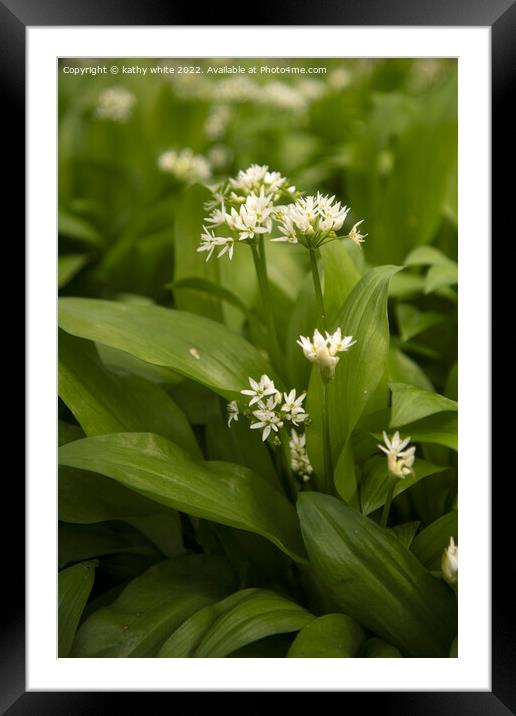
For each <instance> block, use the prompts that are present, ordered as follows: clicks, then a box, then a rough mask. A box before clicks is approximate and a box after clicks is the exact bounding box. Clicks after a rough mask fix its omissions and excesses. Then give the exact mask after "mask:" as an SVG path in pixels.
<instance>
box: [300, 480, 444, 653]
mask: <svg viewBox="0 0 516 716" xmlns="http://www.w3.org/2000/svg"><path fill="white" fill-rule="evenodd" d="M298 512H299V517H300V521H301V530H302V533H303V539H304V541H305V545H306V548H307V552H308V555H309V559H310V563H311V565H312V567H313V569H314V570H315V572H316V574H318V576H319V578H320V579H321V581H322V583H323V584H324V585H325V587H326V589H327V590H328V591H329V593H330V595H331V596H332V597H333V598H334V599H336V600H337V602H338V604H339V606H340V608H341V609H342V611H343V612H344V613H346V614H348V615H349V616H350V617H352V618H354V619H356V620H357V621H358V622H359V623H360V624H362V625H363V626H365V627H366V628H367V629H370V630H371V631H373V632H374V633H375V634H377V635H378V636H379V637H381V638H382V639H385V640H386V641H388V642H389V643H392V644H393V645H395V646H397V647H398V648H399V649H400V650H401V651H402V652H404V653H406V654H407V655H409V656H419V657H432V656H445V655H447V653H448V649H449V646H450V643H451V641H452V639H453V637H454V635H455V634H456V623H457V614H456V603H455V601H454V598H453V595H452V594H451V592H450V591H449V590H448V589H447V588H446V587H445V586H444V585H443V584H442V583H441V582H439V581H438V580H436V579H434V578H433V577H432V576H431V575H430V573H429V572H427V571H426V569H425V568H424V567H422V565H421V564H420V562H419V561H418V560H417V559H416V558H415V557H414V555H413V554H412V553H411V552H410V551H409V550H407V549H406V548H405V547H403V545H402V544H401V543H400V541H399V540H398V539H397V538H396V537H395V536H394V535H392V534H391V533H390V532H389V531H388V530H386V529H383V528H382V527H380V526H379V525H377V524H376V523H375V522H373V521H372V520H370V519H369V518H368V517H364V516H363V515H361V514H360V513H359V512H357V511H356V510H354V509H353V508H352V507H349V506H348V505H346V504H344V503H342V502H339V501H338V500H337V499H336V498H334V497H330V496H329V495H322V494H319V493H315V492H312V493H302V494H301V495H300V496H299V499H298Z"/></svg>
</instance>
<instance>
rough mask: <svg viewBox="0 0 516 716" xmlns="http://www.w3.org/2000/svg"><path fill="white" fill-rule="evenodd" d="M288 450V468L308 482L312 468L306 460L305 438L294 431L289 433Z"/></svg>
mask: <svg viewBox="0 0 516 716" xmlns="http://www.w3.org/2000/svg"><path fill="white" fill-rule="evenodd" d="M288 446H289V449H290V467H291V468H292V471H293V472H295V473H297V474H298V475H299V476H300V477H301V478H302V480H303V481H304V482H308V480H309V479H310V476H311V474H312V473H313V467H312V465H311V464H310V460H309V459H308V453H307V452H306V436H305V434H304V433H303V434H301V435H300V434H299V433H297V432H296V431H295V430H294V429H292V430H291V431H290V440H289V443H288Z"/></svg>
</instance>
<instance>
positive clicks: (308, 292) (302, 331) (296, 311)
mask: <svg viewBox="0 0 516 716" xmlns="http://www.w3.org/2000/svg"><path fill="white" fill-rule="evenodd" d="M318 316H319V309H318V307H317V302H316V299H315V293H314V286H313V281H312V275H311V273H310V272H309V273H307V274H306V276H305V278H304V279H303V283H302V285H301V289H300V291H299V293H298V295H297V297H296V301H295V303H294V306H293V307H292V312H291V315H290V321H289V324H288V328H287V335H286V337H287V345H286V350H285V355H286V360H287V366H288V370H289V377H290V382H291V385H293V386H295V387H297V388H299V389H301V388H305V387H306V385H307V384H308V380H309V377H310V368H311V364H310V363H309V361H307V360H306V358H305V356H304V354H303V351H302V350H301V349H300V348H299V346H298V344H297V342H296V341H297V340H298V338H299V336H308V335H310V334H311V333H313V330H314V327H315V326H316V325H317V319H318Z"/></svg>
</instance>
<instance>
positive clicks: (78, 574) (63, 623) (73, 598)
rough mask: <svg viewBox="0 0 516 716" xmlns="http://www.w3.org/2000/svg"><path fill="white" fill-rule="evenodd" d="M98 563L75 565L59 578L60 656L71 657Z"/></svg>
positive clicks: (61, 573) (65, 570) (64, 570)
mask: <svg viewBox="0 0 516 716" xmlns="http://www.w3.org/2000/svg"><path fill="white" fill-rule="evenodd" d="M96 565H97V562H96V561H91V562H82V563H81V564H74V565H73V567H69V568H68V569H63V570H62V571H61V572H59V578H58V592H59V605H58V639H59V641H58V656H59V657H60V658H62V657H67V656H69V655H70V650H71V648H72V644H73V640H74V637H75V632H76V630H77V626H78V625H79V620H80V618H81V614H82V612H83V609H84V607H85V605H86V602H87V601H88V597H89V596H90V592H91V588H92V587H93V580H94V579H95V566H96Z"/></svg>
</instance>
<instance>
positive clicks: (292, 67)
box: [0, 2, 516, 714]
mask: <svg viewBox="0 0 516 716" xmlns="http://www.w3.org/2000/svg"><path fill="white" fill-rule="evenodd" d="M34 5H35V4H34ZM45 5H46V4H45V3H43V4H41V3H40V4H38V5H37V7H36V6H34V7H32V3H27V4H26V6H24V7H22V3H20V7H15V4H14V3H12V6H9V3H4V6H5V7H2V10H1V11H2V13H3V16H2V17H3V19H5V22H3V23H2V27H3V34H5V36H6V41H5V44H4V47H5V51H4V53H3V57H4V61H5V63H6V65H7V66H8V67H7V69H8V70H9V71H7V72H6V83H7V91H8V92H10V95H9V96H12V98H13V101H12V103H11V104H12V106H13V108H15V109H16V108H17V107H21V104H22V97H23V82H24V79H23V71H24V69H25V82H26V84H25V89H26V127H27V134H26V137H27V175H26V186H27V211H26V217H27V220H26V224H27V244H26V245H27V279H28V280H27V286H28V291H27V306H28V314H27V315H28V331H27V337H28V343H27V345H28V351H27V394H28V407H29V410H28V420H27V453H26V454H27V481H26V485H27V490H26V544H27V561H26V577H27V581H26V611H25V620H24V619H23V618H22V614H21V611H20V604H21V602H22V595H21V594H20V592H19V591H18V592H16V585H15V586H14V588H13V592H12V594H13V597H12V599H13V605H15V606H16V609H12V610H11V611H12V614H13V617H12V618H11V619H10V620H8V621H7V622H6V624H5V628H4V629H3V631H2V642H1V643H2V654H3V656H4V655H6V656H5V659H4V661H5V663H6V671H5V674H6V678H5V679H4V681H5V689H2V693H3V696H2V698H3V700H4V703H0V705H2V707H3V708H4V710H7V712H8V713H12V714H17V713H20V714H21V713H24V712H25V710H27V709H28V710H32V711H33V710H34V709H38V708H39V709H40V710H45V709H48V710H50V711H52V712H53V713H67V712H68V711H69V710H70V709H71V708H78V707H79V705H80V704H81V703H82V704H83V708H84V709H85V710H84V712H85V713H86V712H88V713H89V712H92V713H94V712H98V711H99V709H102V708H103V707H102V706H101V704H102V702H103V700H105V703H106V708H107V707H108V706H107V702H108V700H111V699H113V698H118V695H116V694H104V696H100V695H99V694H95V693H92V692H95V691H97V692H107V691H113V692H125V691H135V692H139V691H148V692H155V691H171V692H178V691H179V692H183V691H184V692H203V691H208V692H239V691H241V692H254V691H261V692H273V691H287V692H296V691H300V692H306V691H314V692H317V691H322V692H326V691H345V692H346V698H363V695H364V694H366V695H367V696H368V698H375V699H379V698H380V696H381V697H382V699H385V700H384V701H382V704H384V705H385V704H386V705H387V708H388V709H389V708H391V710H394V709H395V710H396V711H398V712H399V711H401V712H402V713H403V712H405V713H414V712H416V711H417V713H420V712H421V713H427V712H428V713H430V711H431V712H432V713H435V712H436V711H437V713H448V712H449V711H450V710H451V709H453V710H454V711H456V710H458V711H460V709H461V708H463V709H464V710H465V711H466V712H475V710H476V709H481V708H482V709H488V710H489V712H490V713H500V714H502V713H506V712H507V709H511V708H514V692H513V684H512V679H511V674H512V672H513V669H514V663H513V656H514V653H513V651H512V652H511V649H510V648H509V646H508V643H509V641H510V639H509V636H510V632H511V624H510V615H509V611H510V610H509V609H508V608H507V604H506V602H504V599H503V597H502V592H499V590H497V588H496V587H497V583H498V582H497V560H496V559H493V560H491V551H492V549H491V520H492V517H491V515H492V511H491V499H492V495H493V496H494V497H496V494H497V490H496V489H495V490H493V491H492V488H491V445H490V400H491V398H490V340H491V339H490V335H491V334H490V330H491V329H490V303H491V296H490V280H489V279H490V276H489V272H490V261H491V248H490V245H491V244H490V242H491V229H490V226H491V212H492V213H493V216H497V218H498V217H499V216H501V215H503V208H504V206H505V205H504V204H503V203H502V198H504V197H505V194H506V193H507V188H506V187H502V188H501V191H500V193H498V192H493V195H492V196H493V207H492V208H491V189H490V187H491V176H490V174H491V135H490V132H492V134H493V137H494V139H495V141H494V142H493V147H494V151H495V154H494V157H495V164H494V166H496V156H497V154H496V152H498V153H499V156H503V155H502V154H501V152H502V151H503V152H504V155H505V154H506V151H507V147H510V143H511V142H513V141H514V140H513V139H512V135H511V132H510V128H508V127H507V123H508V117H507V114H506V113H505V112H504V111H502V110H499V109H498V108H497V105H496V104H494V105H493V109H494V113H493V116H492V118H491V101H490V100H491V97H492V98H493V100H494V101H495V102H497V103H499V106H500V107H502V106H503V103H504V102H505V101H506V99H507V94H508V90H507V88H508V86H509V82H510V79H511V77H512V75H513V73H514V49H513V47H512V44H511V42H510V38H511V32H514V24H515V23H516V15H515V12H514V7H513V6H511V3H509V2H506V3H505V5H504V4H503V3H500V7H498V8H496V12H495V10H494V5H492V6H491V8H490V13H491V14H489V12H487V10H485V8H482V7H481V6H479V5H478V6H477V4H476V3H471V6H470V7H469V8H468V10H467V11H466V10H464V9H463V13H462V14H461V16H460V17H459V16H458V14H457V15H455V16H454V15H453V14H452V15H451V16H449V17H445V16H444V11H443V14H442V15H441V17H439V12H440V11H439V9H438V8H436V7H435V6H434V7H433V8H431V7H430V5H421V7H419V8H418V11H417V16H415V17H413V16H412V15H409V13H408V11H407V10H405V9H404V8H402V6H401V4H396V7H394V6H393V7H392V17H389V18H386V17H384V15H385V8H383V7H380V6H377V5H376V3H370V4H369V6H366V7H364V9H363V14H361V15H360V16H359V15H358V10H357V8H353V10H352V11H350V12H349V13H348V12H347V11H346V10H344V9H343V8H342V9H339V10H336V9H330V8H329V7H326V8H325V9H323V11H322V15H321V16H320V17H319V18H318V19H317V21H315V22H314V20H313V18H308V16H307V15H306V13H304V12H303V11H302V10H299V13H300V14H299V18H298V23H297V24H296V26H291V25H288V24H286V18H283V17H281V13H282V12H283V10H282V9H279V10H278V11H277V13H276V14H275V15H273V16H271V17H273V22H271V21H270V19H269V24H268V25H259V24H253V25H240V26H232V25H225V26H222V25H220V26H219V25H203V26H196V25H191V24H189V17H188V16H187V14H184V15H181V16H179V13H178V12H177V11H174V10H173V9H170V10H164V9H163V7H160V6H159V5H158V4H156V5H153V7H152V8H145V7H144V5H143V4H141V5H140V4H135V5H134V7H132V12H131V14H129V13H127V15H126V13H125V11H124V12H120V11H118V10H116V11H114V10H113V11H112V8H111V7H110V5H109V4H107V5H104V6H103V8H102V9H97V8H96V7H95V6H92V7H89V8H85V7H81V8H80V9H79V4H77V10H76V9H75V5H74V3H71V4H68V5H67V7H66V9H65V8H59V6H58V5H57V6H56V5H54V6H53V7H45ZM285 7H286V6H285ZM446 9H447V11H448V12H449V13H453V12H454V10H453V9H451V8H446ZM76 12H77V14H76ZM455 12H456V9H455ZM468 12H470V16H469V17H468ZM61 13H62V14H61ZM124 15H125V17H124ZM409 20H410V23H409ZM255 21H258V22H260V20H259V18H255ZM459 23H460V24H459ZM11 28H12V29H11ZM25 52H26V64H25V65H24V53H25ZM9 78H12V79H9ZM9 83H10V84H9ZM14 117H15V114H14V111H13V118H14ZM14 125H15V126H13V132H12V135H9V136H13V138H15V137H18V138H19V143H20V144H21V142H22V139H21V132H20V126H21V123H20V120H19V119H18V121H15V122H14ZM502 137H503V138H504V139H503V142H504V148H503V149H502V144H501V143H502ZM506 137H508V138H507V140H505V138H506ZM506 141H507V143H505V142H506ZM13 145H14V142H13ZM18 164H19V162H18ZM12 165H13V166H14V163H12ZM15 172H16V167H14V169H13V173H14V174H13V176H16V174H15ZM12 186H13V191H14V194H15V196H14V197H13V202H12V205H11V204H10V206H12V207H13V208H14V207H15V206H16V205H17V204H18V205H19V203H20V197H21V195H22V193H23V190H22V189H21V184H19V185H17V186H16V185H15V183H14V181H13V185H12ZM472 355H474V360H472V359H471V356H472ZM459 406H460V408H459ZM495 488H496V484H495ZM16 489H17V488H16V487H14V488H13V491H14V492H13V498H12V502H13V505H20V504H22V503H23V496H22V495H21V494H16ZM21 489H22V488H21V485H19V486H18V490H19V491H21ZM496 508H497V509H496V513H495V514H497V520H496V521H494V520H493V527H494V528H495V529H493V534H492V536H493V540H494V544H495V545H496V544H498V547H499V549H500V545H501V544H502V540H503V539H505V538H504V536H503V535H502V534H499V532H498V530H499V529H500V527H499V526H498V525H500V524H505V523H506V516H505V513H504V508H505V510H507V512H508V510H509V509H510V508H509V504H507V502H506V504H505V505H501V507H500V506H499V505H498V504H496ZM13 509H14V510H15V508H13ZM498 509H501V510H502V512H501V513H500V517H498ZM18 522H19V523H20V524H21V518H19V519H18ZM459 528H460V530H459ZM11 529H12V528H11ZM16 530H17V532H16V534H17V535H18V534H19V538H18V536H17V537H16V538H15V537H14V534H15V533H14V532H13V531H10V532H9V537H10V539H9V544H11V545H12V546H13V552H12V574H13V575H15V574H20V565H21V564H23V560H22V557H23V555H21V554H20V550H22V549H23V548H22V547H21V545H22V544H23V539H22V533H21V532H22V531H21V529H20V528H19V525H18V527H17V528H16ZM459 531H460V543H461V588H460V590H459V589H458V542H459ZM17 547H18V550H17V549H16V548H17ZM498 552H499V550H496V549H495V550H494V551H493V554H494V555H496V554H497V553H498ZM9 569H11V563H9ZM491 574H492V575H493V582H492V580H491ZM505 579H506V577H505V578H504V581H505ZM13 581H14V582H15V583H16V584H18V585H19V584H21V583H22V582H23V576H21V577H20V578H18V579H13ZM492 584H494V586H495V589H494V590H492V588H491V585H492ZM492 600H494V601H493V603H492ZM16 610H18V615H17V616H14V615H15V614H16ZM491 612H492V615H493V619H492V621H491ZM23 624H24V629H25V636H24V630H23ZM4 635H5V639H4ZM10 654H12V657H11V656H9V655H10ZM293 658H297V661H293V660H292V659H293ZM342 658H346V659H347V661H345V662H342V661H341V659H342ZM371 658H376V659H381V661H380V662H374V661H372V662H371V661H370V662H367V661H365V659H371ZM195 659H197V661H195ZM400 659H403V660H404V661H402V662H401V661H400ZM343 664H344V665H343ZM2 678H4V677H2ZM42 692H46V693H42ZM49 692H52V693H49ZM87 692H90V693H87ZM357 692H360V693H357ZM372 692H382V693H381V694H378V693H372ZM416 692H420V693H416ZM378 703H379V702H378ZM38 704H39V705H38Z"/></svg>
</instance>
